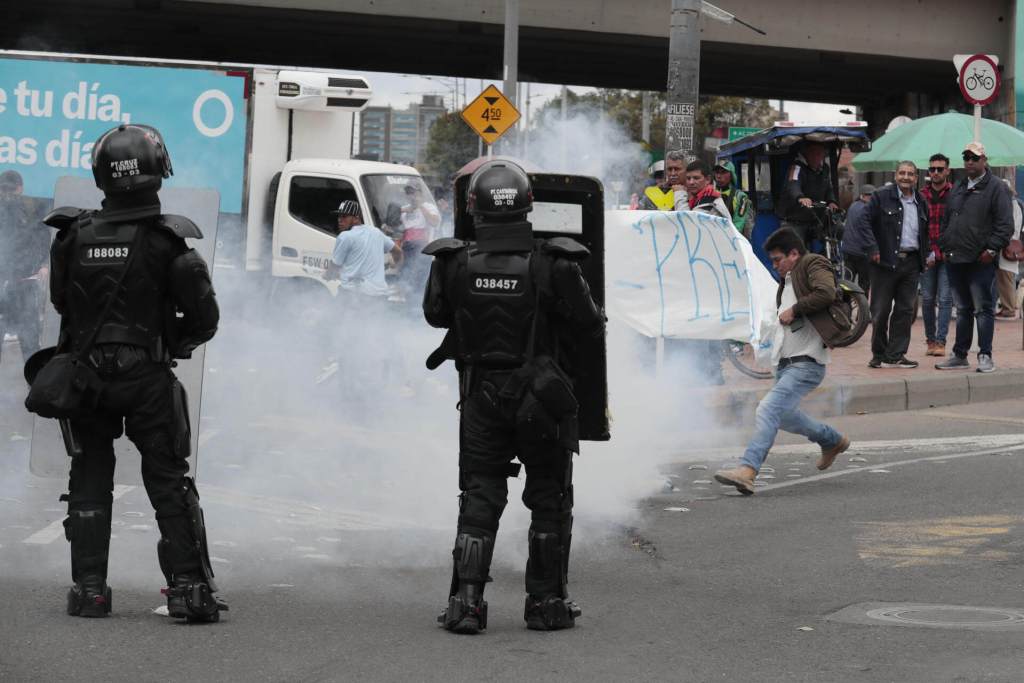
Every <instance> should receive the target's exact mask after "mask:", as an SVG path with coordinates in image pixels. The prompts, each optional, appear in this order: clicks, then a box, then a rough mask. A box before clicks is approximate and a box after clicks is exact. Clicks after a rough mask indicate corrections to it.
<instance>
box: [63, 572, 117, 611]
mask: <svg viewBox="0 0 1024 683" xmlns="http://www.w3.org/2000/svg"><path fill="white" fill-rule="evenodd" d="M111 606H112V594H111V592H110V587H109V586H107V584H106V582H105V581H104V580H103V577H102V576H97V575H96V574H87V575H86V576H83V577H82V578H81V580H79V581H75V585H74V586H72V587H71V590H69V591H68V614H70V615H71V616H73V617H105V616H107V615H108V614H110V609H111Z"/></svg>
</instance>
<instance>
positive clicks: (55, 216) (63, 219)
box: [43, 206, 88, 230]
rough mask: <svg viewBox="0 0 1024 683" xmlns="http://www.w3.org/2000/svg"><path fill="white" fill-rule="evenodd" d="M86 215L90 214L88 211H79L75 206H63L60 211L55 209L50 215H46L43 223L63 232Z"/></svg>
mask: <svg viewBox="0 0 1024 683" xmlns="http://www.w3.org/2000/svg"><path fill="white" fill-rule="evenodd" d="M85 213H88V211H87V210H86V209H79V208H77V207H74V206H62V207H60V208H59V209H54V210H53V211H51V212H50V213H48V214H46V217H45V218H43V223H46V224H47V225H49V226H50V227H51V228H57V229H58V230H63V229H65V228H66V227H68V226H69V225H71V224H72V223H74V222H75V221H76V220H78V218H79V217H80V216H81V215H82V214H85Z"/></svg>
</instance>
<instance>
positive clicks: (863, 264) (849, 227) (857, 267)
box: [843, 183, 875, 296]
mask: <svg viewBox="0 0 1024 683" xmlns="http://www.w3.org/2000/svg"><path fill="white" fill-rule="evenodd" d="M874 193H875V186H874V185H868V184H866V183H865V184H864V185H861V186H860V194H859V195H858V197H857V199H856V200H855V201H854V202H853V204H850V208H849V209H847V210H846V223H845V224H844V225H843V260H844V262H845V263H846V265H847V266H849V268H850V270H852V271H853V274H854V275H856V276H857V284H858V285H860V287H861V289H863V290H864V295H865V296H870V292H871V268H870V265H871V259H870V258H868V256H869V255H868V254H866V253H865V252H864V248H865V246H864V242H865V240H864V235H862V234H861V232H860V230H861V225H860V219H861V216H863V215H864V212H865V211H867V208H868V202H869V201H871V195H873V194H874Z"/></svg>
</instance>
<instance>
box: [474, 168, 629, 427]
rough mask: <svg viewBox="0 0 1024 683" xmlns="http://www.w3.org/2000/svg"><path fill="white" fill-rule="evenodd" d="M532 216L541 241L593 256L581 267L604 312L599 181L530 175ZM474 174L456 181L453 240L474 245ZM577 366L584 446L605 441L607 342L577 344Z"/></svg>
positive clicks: (601, 217) (546, 174)
mask: <svg viewBox="0 0 1024 683" xmlns="http://www.w3.org/2000/svg"><path fill="white" fill-rule="evenodd" d="M529 176H530V184H531V186H532V187H533V211H531V212H530V213H529V214H528V215H527V220H529V221H530V223H531V224H532V225H533V233H534V235H536V236H537V237H545V238H551V237H559V236H563V237H571V238H573V239H574V240H576V241H577V242H579V243H580V244H582V245H583V246H585V247H586V248H587V249H589V250H590V256H589V257H587V258H586V259H584V261H583V262H582V263H581V264H580V265H581V267H582V269H583V277H584V278H586V280H587V284H588V285H590V293H591V296H593V297H594V301H596V302H597V305H598V306H601V307H602V308H604V190H603V188H602V186H601V181H600V180H598V179H597V178H589V177H586V176H575V175H565V174H561V173H557V174H556V173H530V174H529ZM469 179H470V173H464V174H463V175H461V176H459V177H458V178H456V179H455V194H454V199H455V237H456V238H458V239H463V240H472V239H474V235H475V231H476V227H475V225H474V224H473V216H471V215H470V214H469V213H468V212H467V211H466V191H467V190H468V188H469ZM577 351H578V354H577V355H578V359H579V362H578V363H577V365H579V366H580V367H582V368H586V371H585V372H583V373H580V374H579V376H577V377H574V378H573V381H574V383H575V385H576V399H577V400H578V401H579V406H580V407H579V428H580V440H582V441H607V440H608V439H609V438H610V435H609V432H608V366H607V348H606V345H605V338H604V337H601V338H600V339H581V340H578V348H577Z"/></svg>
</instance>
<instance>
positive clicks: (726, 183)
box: [714, 159, 756, 240]
mask: <svg viewBox="0 0 1024 683" xmlns="http://www.w3.org/2000/svg"><path fill="white" fill-rule="evenodd" d="M714 172H715V189H717V190H718V192H719V193H720V194H721V195H722V201H723V202H725V206H726V208H727V209H729V215H730V216H732V224H733V225H734V226H735V227H736V229H737V230H739V231H740V232H741V233H742V234H743V236H744V237H746V238H747V239H748V240H749V239H750V234H751V232H753V230H754V221H755V217H756V214H755V213H754V205H753V204H752V203H751V201H750V198H749V197H748V196H747V193H746V192H744V191H743V190H741V189H740V188H739V181H738V180H737V179H736V167H735V166H733V165H732V162H731V161H729V160H728V159H722V160H720V161H719V162H718V163H717V164H715V169H714Z"/></svg>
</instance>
